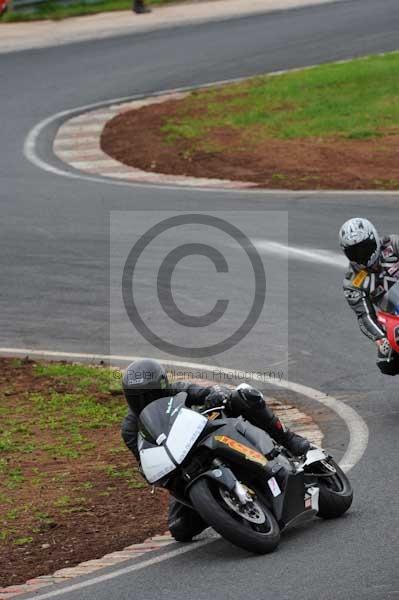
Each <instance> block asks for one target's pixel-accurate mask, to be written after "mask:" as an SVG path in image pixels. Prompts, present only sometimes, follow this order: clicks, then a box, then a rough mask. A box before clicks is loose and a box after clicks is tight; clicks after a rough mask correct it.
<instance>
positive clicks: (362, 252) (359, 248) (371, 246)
mask: <svg viewBox="0 0 399 600" xmlns="http://www.w3.org/2000/svg"><path fill="white" fill-rule="evenodd" d="M376 250H377V242H376V240H375V239H367V240H363V241H362V242H359V243H358V244H354V245H353V246H348V247H347V248H345V249H344V252H345V254H346V256H347V257H348V258H349V260H350V261H351V262H354V263H358V264H359V265H366V266H367V265H368V264H369V261H370V259H371V257H372V256H373V254H374V252H376Z"/></svg>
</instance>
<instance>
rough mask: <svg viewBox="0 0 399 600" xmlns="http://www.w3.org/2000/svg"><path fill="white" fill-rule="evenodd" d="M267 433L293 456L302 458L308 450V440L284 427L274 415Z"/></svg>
mask: <svg viewBox="0 0 399 600" xmlns="http://www.w3.org/2000/svg"><path fill="white" fill-rule="evenodd" d="M269 410H270V409H269ZM267 433H268V434H269V435H271V436H272V438H273V439H274V440H275V441H276V442H277V443H278V444H281V446H284V448H287V450H289V451H290V452H291V453H292V454H294V456H302V455H303V454H306V452H307V451H308V450H309V449H310V442H309V440H307V439H306V438H304V437H302V436H301V435H298V434H297V433H294V432H293V431H291V430H290V429H288V428H287V427H285V425H284V424H283V423H282V422H281V421H280V419H279V418H278V417H276V416H275V415H274V416H273V418H272V419H271V421H270V424H269V426H268V428H267Z"/></svg>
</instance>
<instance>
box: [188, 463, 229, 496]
mask: <svg viewBox="0 0 399 600" xmlns="http://www.w3.org/2000/svg"><path fill="white" fill-rule="evenodd" d="M201 477H207V478H208V479H213V480H214V481H217V482H218V483H219V484H221V485H223V486H224V487H225V488H227V489H228V490H229V491H232V490H234V488H235V486H236V483H237V477H236V476H235V475H234V473H233V471H232V470H231V469H229V467H226V465H218V466H215V467H214V468H213V469H209V470H208V471H204V472H203V473H201V474H200V475H198V477H196V478H195V479H193V480H192V481H190V483H189V485H188V486H187V488H186V491H188V490H189V489H190V487H191V486H192V485H193V483H194V482H195V481H198V479H200V478H201Z"/></svg>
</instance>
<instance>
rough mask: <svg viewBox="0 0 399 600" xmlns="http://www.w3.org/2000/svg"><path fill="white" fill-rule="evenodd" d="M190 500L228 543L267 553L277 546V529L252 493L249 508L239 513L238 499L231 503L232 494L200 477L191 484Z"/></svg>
mask: <svg viewBox="0 0 399 600" xmlns="http://www.w3.org/2000/svg"><path fill="white" fill-rule="evenodd" d="M190 499H191V502H192V504H193V506H194V508H195V510H196V511H197V512H198V513H199V514H200V516H201V517H202V519H203V520H204V521H206V522H207V523H208V525H210V526H211V527H213V529H214V530H215V531H217V532H218V533H219V534H220V535H221V536H222V537H224V538H225V539H226V540H229V542H231V543H232V544H235V545H236V546H239V547H240V548H244V549H245V550H248V551H249V552H254V553H256V554H267V553H268V552H273V550H275V548H277V546H278V544H279V541H280V528H279V526H278V524H277V521H276V519H275V518H274V516H273V514H272V513H271V511H270V510H269V509H268V508H267V506H265V504H264V502H263V501H262V500H261V499H260V498H259V497H257V496H256V495H254V496H253V500H254V505H253V508H252V509H250V510H248V511H247V509H245V510H243V512H242V513H240V512H239V510H240V507H239V504H238V502H237V506H235V504H234V501H235V497H234V494H232V493H230V492H228V491H227V490H226V489H225V488H224V487H222V486H220V485H219V484H218V483H217V482H215V481H213V480H211V479H207V478H205V477H204V478H202V479H198V481H196V482H195V483H194V484H193V486H192V487H191V489H190ZM251 510H252V512H251ZM246 513H247V514H246Z"/></svg>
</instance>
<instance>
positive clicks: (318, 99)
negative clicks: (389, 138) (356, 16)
mask: <svg viewBox="0 0 399 600" xmlns="http://www.w3.org/2000/svg"><path fill="white" fill-rule="evenodd" d="M398 75H399V53H397V52H393V53H390V54H387V55H385V56H372V57H367V58H364V59H356V60H353V61H350V62H348V63H344V64H327V65H322V66H318V67H315V68H311V69H306V70H302V71H299V72H291V73H286V74H283V75H279V76H273V77H270V76H262V77H256V78H253V79H250V80H248V81H245V82H244V83H238V84H233V85H227V86H224V87H222V88H212V89H210V90H204V91H198V92H195V93H193V94H191V95H190V96H189V97H187V98H186V99H183V100H182V101H180V103H179V108H178V114H175V115H173V116H171V117H169V118H166V120H165V123H164V125H163V127H162V132H163V134H164V139H165V141H166V142H167V143H170V144H175V143H176V142H178V141H185V142H187V143H188V144H187V145H188V146H189V147H191V146H190V145H191V144H192V147H193V148H201V144H209V140H210V139H212V135H213V134H215V132H216V133H217V130H220V129H224V130H226V129H227V130H229V129H230V130H234V131H236V132H239V133H241V134H242V136H243V140H245V141H246V142H247V143H256V142H257V141H258V140H259V141H262V140H264V139H267V138H279V139H283V140H288V139H298V138H310V137H311V138H336V137H339V138H343V139H348V140H364V139H369V138H376V137H378V136H381V135H387V134H388V135H389V134H397V133H399V77H398Z"/></svg>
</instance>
